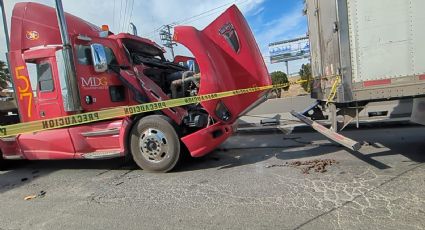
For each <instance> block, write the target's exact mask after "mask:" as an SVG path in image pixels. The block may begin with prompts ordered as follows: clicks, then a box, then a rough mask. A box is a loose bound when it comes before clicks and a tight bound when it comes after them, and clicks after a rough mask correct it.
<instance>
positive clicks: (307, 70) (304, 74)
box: [299, 63, 313, 93]
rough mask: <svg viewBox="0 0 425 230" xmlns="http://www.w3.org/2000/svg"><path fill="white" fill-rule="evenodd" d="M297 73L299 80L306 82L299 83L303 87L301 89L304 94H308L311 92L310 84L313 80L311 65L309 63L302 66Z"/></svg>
mask: <svg viewBox="0 0 425 230" xmlns="http://www.w3.org/2000/svg"><path fill="white" fill-rule="evenodd" d="M299 73H300V77H301V80H306V82H304V83H301V86H302V87H303V89H304V90H305V91H306V92H308V93H310V91H311V82H312V80H313V76H312V75H311V65H310V63H308V64H303V65H302V66H301V69H300V72H299Z"/></svg>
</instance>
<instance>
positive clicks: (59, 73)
mask: <svg viewBox="0 0 425 230" xmlns="http://www.w3.org/2000/svg"><path fill="white" fill-rule="evenodd" d="M56 3H57V4H56V10H55V8H51V7H48V6H45V5H41V4H37V3H30V2H28V3H18V4H16V5H15V7H14V9H13V15H12V21H11V37H10V40H11V42H10V51H9V53H8V57H9V62H10V69H11V73H12V75H13V85H14V91H15V93H16V95H15V96H16V98H17V105H18V109H19V115H20V122H30V121H37V120H43V119H49V118H57V117H63V116H67V115H74V114H79V113H84V112H92V111H99V110H104V109H108V108H114V107H119V106H129V105H137V104H142V103H147V102H158V101H165V100H168V99H174V98H182V97H187V96H193V95H203V94H209V93H215V92H221V91H228V90H235V89H240V88H248V87H255V86H265V85H270V84H271V80H270V77H269V75H268V72H267V69H266V66H265V64H264V60H263V57H262V55H261V53H260V51H259V49H258V46H257V44H256V42H255V39H254V37H253V35H252V33H251V30H250V28H249V26H248V24H247V22H246V20H245V19H244V17H243V16H242V14H241V12H240V11H239V10H238V9H237V7H236V6H232V7H230V8H229V9H228V10H226V11H225V12H224V13H223V14H222V15H221V16H220V17H218V18H217V19H216V20H215V21H214V22H212V23H211V24H210V25H209V26H207V27H206V28H205V29H204V30H202V31H199V30H197V29H195V28H193V27H189V26H178V27H176V28H175V32H174V40H175V41H176V42H178V43H180V44H182V45H184V46H186V47H187V48H188V49H189V50H190V51H191V52H192V54H193V55H194V57H195V58H196V62H197V64H198V66H199V69H200V73H199V74H196V73H194V72H192V71H190V70H189V69H188V68H187V67H185V66H182V65H178V64H176V63H174V62H170V61H168V60H166V59H165V57H164V49H163V48H161V47H160V46H158V45H157V44H155V43H154V42H153V41H151V40H148V39H145V38H141V37H138V36H136V35H132V34H128V33H119V34H113V33H112V32H110V31H109V29H108V28H107V27H106V26H102V28H100V27H98V26H95V25H93V24H91V23H89V22H87V21H84V20H82V19H80V18H78V17H75V16H73V15H71V14H67V13H63V11H62V9H61V8H62V5H61V2H60V1H59V0H57V1H56ZM6 31H7V29H6ZM179 59H180V60H189V59H191V58H188V59H185V58H179ZM191 60H192V61H193V60H195V59H191ZM266 93H267V92H265V91H264V92H255V93H250V94H244V95H239V96H233V97H228V98H224V99H218V100H212V101H205V102H201V103H198V104H192V105H188V106H182V107H175V108H169V109H163V110H161V111H158V112H156V113H144V114H141V115H137V116H131V117H119V118H115V119H111V120H108V121H102V122H95V123H89V124H84V125H78V126H73V127H68V128H60V129H55V130H48V131H43V132H37V133H29V134H21V135H17V136H13V137H8V138H1V139H0V151H1V155H0V156H1V157H0V165H1V164H3V165H4V164H7V161H8V160H16V159H28V160H39V159H52V160H54V159H105V158H112V157H125V156H132V158H133V159H134V161H135V162H136V163H137V164H138V165H139V166H140V167H141V168H142V169H144V170H148V171H155V172H166V171H169V170H171V169H173V168H174V167H175V165H176V163H177V162H178V161H179V159H180V158H181V155H182V152H183V151H184V150H188V152H189V153H190V154H191V156H193V157H200V156H203V155H205V154H207V153H209V152H211V151H212V150H213V149H214V148H216V147H217V146H218V145H219V144H220V143H222V142H223V141H225V140H226V139H227V138H228V137H229V136H230V135H231V134H232V132H233V130H234V126H235V122H236V120H237V118H238V117H239V116H241V115H242V114H244V113H245V112H247V111H248V110H249V109H250V108H252V107H253V106H255V105H256V104H257V103H260V102H261V101H263V100H264V99H265V94H266Z"/></svg>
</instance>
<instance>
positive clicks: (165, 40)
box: [159, 25, 177, 59]
mask: <svg viewBox="0 0 425 230" xmlns="http://www.w3.org/2000/svg"><path fill="white" fill-rule="evenodd" d="M171 28H172V26H171V25H165V26H163V29H161V30H160V31H159V36H160V38H161V41H162V45H163V46H165V47H167V48H170V51H171V56H172V57H173V59H174V48H173V47H174V46H177V43H175V42H173V36H172V34H171Z"/></svg>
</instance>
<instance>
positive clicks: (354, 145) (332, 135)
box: [291, 103, 361, 151]
mask: <svg viewBox="0 0 425 230" xmlns="http://www.w3.org/2000/svg"><path fill="white" fill-rule="evenodd" d="M317 106H318V103H315V104H314V105H312V106H311V107H309V108H307V109H306V110H304V111H303V112H302V113H298V112H295V111H291V114H292V115H293V116H294V117H296V118H298V119H299V120H300V121H302V122H304V123H305V124H307V125H309V126H310V127H312V128H313V129H314V130H316V131H317V132H319V133H321V134H323V135H324V136H326V137H327V138H329V139H331V140H332V141H335V142H336V143H338V144H341V145H343V146H345V147H347V148H349V149H351V150H353V151H358V150H359V149H360V147H361V144H360V143H359V142H357V141H354V140H352V139H350V138H348V137H345V136H343V135H341V134H339V133H337V132H335V131H333V130H331V129H328V128H326V127H325V126H323V125H321V124H319V123H318V122H315V121H312V120H310V119H308V118H307V117H306V116H305V115H304V114H307V113H308V112H309V111H310V110H313V109H314V108H316V107H317ZM333 120H336V119H333ZM333 127H336V125H334V126H333Z"/></svg>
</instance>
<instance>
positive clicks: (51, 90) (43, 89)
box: [27, 57, 64, 119]
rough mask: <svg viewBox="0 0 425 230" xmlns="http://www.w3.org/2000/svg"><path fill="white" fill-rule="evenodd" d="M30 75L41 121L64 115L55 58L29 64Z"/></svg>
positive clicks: (42, 59) (37, 60) (33, 61)
mask: <svg viewBox="0 0 425 230" xmlns="http://www.w3.org/2000/svg"><path fill="white" fill-rule="evenodd" d="M27 68H28V74H29V75H30V79H31V80H32V81H33V82H34V84H32V85H33V92H34V94H35V95H34V98H35V106H36V110H37V112H38V116H39V119H47V118H54V117H59V116H63V115H64V111H63V106H62V103H61V101H62V100H61V98H59V95H60V93H59V91H60V85H59V82H58V80H57V77H54V76H58V70H57V65H56V62H55V60H54V57H48V58H40V59H36V60H31V62H27Z"/></svg>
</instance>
